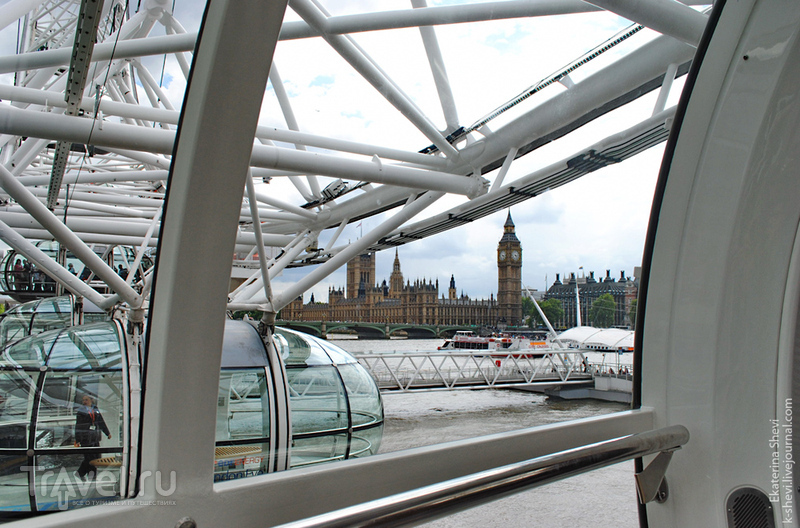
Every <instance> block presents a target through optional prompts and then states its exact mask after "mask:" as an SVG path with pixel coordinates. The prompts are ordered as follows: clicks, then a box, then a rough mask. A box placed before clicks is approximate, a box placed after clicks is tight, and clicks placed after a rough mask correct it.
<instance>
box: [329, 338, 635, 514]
mask: <svg viewBox="0 0 800 528" xmlns="http://www.w3.org/2000/svg"><path fill="white" fill-rule="evenodd" d="M336 337H338V336H333V337H331V342H333V343H335V344H337V345H339V346H341V347H342V348H344V349H345V350H347V351H348V352H350V353H351V354H366V353H375V354H380V353H387V352H404V351H406V352H412V351H420V350H435V349H436V347H437V346H439V345H441V344H442V342H443V340H441V339H413V340H412V339H408V340H403V339H397V340H395V339H392V340H356V339H347V338H345V339H342V338H339V339H337V338H336ZM602 359H605V358H601V357H596V358H592V360H593V361H600V360H602ZM617 361H619V358H617V357H614V358H609V361H608V364H614V365H615V364H616V362H617ZM623 362H625V363H626V362H627V361H625V360H623ZM383 401H384V409H385V413H386V426H385V428H384V437H383V442H382V444H381V450H380V452H381V453H388V452H392V451H398V450H401V449H408V448H411V447H418V446H423V445H431V444H436V443H441V442H449V441H454V440H461V439H464V438H470V437H474V436H482V435H487V434H494V433H503V432H507V431H512V430H515V429H523V428H527V427H533V426H537V425H544V424H548V423H553V422H560V421H566V420H574V419H578V418H584V417H588V416H597V415H601V414H607V413H612V412H618V411H623V410H626V409H627V408H628V406H627V405H625V404H620V403H612V402H603V401H598V400H571V401H566V400H554V399H550V398H547V397H546V396H543V395H540V394H534V393H529V392H524V391H516V390H503V389H481V390H468V389H464V390H452V391H442V390H438V391H428V392H409V393H385V394H384V395H383ZM424 526H426V527H429V528H463V527H467V528H471V527H475V528H479V527H494V526H503V527H512V528H516V527H525V528H540V527H541V528H545V527H547V528H561V527H563V528H590V527H591V528H596V527H598V526H614V527H618V528H636V527H638V526H639V521H638V517H637V511H636V491H635V489H634V481H633V462H624V463H621V464H617V465H614V466H610V467H608V468H604V469H601V470H598V471H594V472H590V473H586V474H583V475H578V476H576V477H572V478H569V479H566V480H562V481H559V482H556V483H553V484H550V485H549V486H545V487H542V488H538V489H535V490H532V491H528V492H524V493H519V494H517V495H514V496H512V497H509V498H505V499H501V500H498V501H495V502H493V503H491V504H488V505H484V506H480V507H478V508H473V509H471V510H468V511H466V512H463V513H459V514H456V515H453V516H451V517H448V518H446V519H441V520H437V521H433V522H431V523H427V524H425V525H424Z"/></svg>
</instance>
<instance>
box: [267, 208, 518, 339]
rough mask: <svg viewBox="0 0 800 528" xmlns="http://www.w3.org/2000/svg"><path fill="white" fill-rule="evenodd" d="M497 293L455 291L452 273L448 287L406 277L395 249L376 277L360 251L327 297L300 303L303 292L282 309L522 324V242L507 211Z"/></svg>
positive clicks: (286, 313) (317, 317) (291, 314)
mask: <svg viewBox="0 0 800 528" xmlns="http://www.w3.org/2000/svg"><path fill="white" fill-rule="evenodd" d="M497 269H498V279H497V280H498V295H497V299H495V298H494V296H493V295H490V296H489V299H480V300H474V299H470V298H469V296H467V295H465V294H464V293H463V292H462V293H461V295H459V294H458V291H457V289H456V280H455V276H454V275H451V276H450V284H449V285H448V288H447V292H446V294H445V292H441V295H440V292H439V281H438V279H437V280H435V281H432V280H427V279H422V280H420V279H416V280H415V281H414V282H413V283H412V282H410V281H406V282H405V283H404V279H403V273H402V271H401V270H400V256H399V253H398V252H397V251H395V255H394V264H393V266H392V273H391V275H390V276H389V282H388V284H387V282H386V280H383V281H382V282H381V283H380V284H378V283H377V280H376V274H375V254H374V253H367V254H364V255H359V256H357V257H355V258H354V259H352V260H350V261H349V262H348V263H347V284H346V286H345V288H330V289H329V290H328V302H326V303H321V302H314V301H313V297H312V300H311V302H309V303H308V304H303V300H302V298H301V297H299V298H297V299H295V300H294V301H293V302H291V303H290V304H289V305H288V306H286V307H285V308H284V309H283V310H281V318H282V319H286V320H291V321H354V322H374V323H411V324H430V325H478V326H489V327H495V326H502V325H506V326H517V325H520V324H522V246H521V244H520V242H519V239H517V236H516V234H515V231H514V222H513V221H512V220H511V214H510V213H509V215H508V219H507V220H506V223H505V226H504V227H503V237H502V238H501V239H500V242H499V244H498V249H497Z"/></svg>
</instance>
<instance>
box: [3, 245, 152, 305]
mask: <svg viewBox="0 0 800 528" xmlns="http://www.w3.org/2000/svg"><path fill="white" fill-rule="evenodd" d="M34 247H35V248H36V249H37V250H39V251H41V252H42V254H44V255H46V256H47V257H49V258H50V259H52V260H54V261H55V260H59V261H60V262H62V264H63V267H64V268H65V269H66V270H67V271H68V272H70V273H71V274H73V275H75V276H76V277H78V278H80V280H82V281H84V282H85V283H87V284H88V285H90V286H91V287H93V288H94V289H95V290H97V291H98V292H102V293H107V292H108V291H109V289H108V286H107V285H106V284H105V283H104V282H103V281H101V280H99V279H98V278H97V277H96V276H95V274H94V272H92V270H91V269H89V267H88V266H86V265H84V264H83V262H81V260H80V259H79V258H77V257H76V256H75V255H74V254H73V253H72V252H70V251H63V255H59V253H60V252H61V249H60V246H59V244H58V243H57V242H54V241H52V240H39V241H36V242H35V244H34ZM91 249H92V251H94V252H95V253H96V254H97V256H98V257H100V258H101V259H102V260H103V262H105V263H106V264H108V266H109V267H111V269H113V270H115V271H116V272H117V273H118V274H119V275H120V276H121V277H124V278H126V279H127V276H128V274H129V272H130V271H131V269H133V272H132V273H130V275H131V283H132V284H133V285H134V287H137V284H138V287H139V288H140V289H141V284H140V281H141V279H142V277H144V276H145V273H146V272H147V270H149V269H150V268H152V267H153V258H152V252H148V253H146V254H142V256H141V257H140V258H137V256H136V251H135V250H134V249H133V248H131V247H129V246H120V245H116V244H92V246H91ZM0 291H2V292H3V293H4V294H6V295H9V296H10V297H12V298H13V299H15V300H17V301H20V302H25V301H29V300H35V299H39V298H42V297H52V296H57V295H61V294H62V293H63V288H60V289H59V288H58V287H57V282H56V280H55V279H54V278H53V277H51V276H50V275H48V274H47V273H46V271H45V270H44V268H41V267H39V266H37V265H36V264H35V263H34V262H33V261H32V259H30V257H29V256H28V255H27V254H25V253H22V252H19V251H17V250H14V249H10V250H8V251H7V252H6V254H5V255H4V256H3V259H2V261H0Z"/></svg>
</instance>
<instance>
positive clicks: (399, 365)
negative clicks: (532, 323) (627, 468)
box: [356, 350, 593, 392]
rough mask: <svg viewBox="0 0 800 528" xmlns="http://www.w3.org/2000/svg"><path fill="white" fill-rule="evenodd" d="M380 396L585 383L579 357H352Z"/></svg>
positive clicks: (587, 370) (587, 375)
mask: <svg viewBox="0 0 800 528" xmlns="http://www.w3.org/2000/svg"><path fill="white" fill-rule="evenodd" d="M356 358H357V359H358V361H359V363H361V364H362V365H363V366H364V367H365V368H366V369H367V370H368V371H369V372H370V374H372V376H373V377H374V378H375V380H376V381H377V382H378V387H379V388H380V389H381V390H382V391H402V392H405V391H411V390H422V389H436V388H441V389H454V388H467V387H470V388H471V387H498V386H510V385H528V384H532V383H566V382H572V381H589V380H591V379H592V374H591V372H592V370H593V368H592V366H591V365H589V364H588V363H587V362H586V359H585V357H584V355H583V354H582V353H580V352H552V351H547V352H544V351H543V352H541V353H534V352H530V351H524V352H498V351H491V352H490V351H486V350H475V351H464V352H449V351H448V352H412V353H402V354H401V353H396V354H359V355H356Z"/></svg>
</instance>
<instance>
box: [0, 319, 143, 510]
mask: <svg viewBox="0 0 800 528" xmlns="http://www.w3.org/2000/svg"><path fill="white" fill-rule="evenodd" d="M95 324H97V325H98V326H99V325H109V324H110V325H112V327H113V328H114V333H115V335H116V337H117V342H118V343H119V345H120V350H119V354H120V358H121V361H119V362H118V363H117V364H116V365H115V366H114V367H108V368H107V367H92V368H91V369H80V368H79V369H76V368H74V367H63V368H62V367H50V366H49V361H50V358H51V355H52V351H53V348H54V345H55V343H56V342H57V341H58V340H59V339H63V338H66V334H67V333H68V332H70V331H74V330H75V327H71V326H70V327H66V328H63V329H61V330H58V331H55V330H54V331H52V332H53V333H54V336H45V338H48V342H49V347H48V349H47V350H46V353H45V354H44V357H43V364H41V365H39V366H36V365H32V364H31V365H24V366H23V365H13V360H9V362H8V363H6V362H5V361H4V362H2V363H0V372H17V373H23V374H29V375H30V379H31V380H35V382H33V383H32V384H31V391H32V392H33V395H32V396H31V394H30V393H29V394H28V398H29V399H28V403H27V409H28V413H27V414H26V418H27V419H28V421H29V423H28V426H27V435H26V439H25V444H26V445H25V447H0V457H4V456H17V457H21V456H22V455H24V456H25V458H26V462H25V465H23V466H21V471H23V472H25V473H27V477H26V480H27V489H29V490H35V491H36V493H29V494H28V500H29V503H28V505H27V506H28V509H27V510H19V511H21V512H22V511H24V512H25V514H28V515H30V514H35V513H38V512H45V511H50V510H52V509H54V508H53V506H52V505H50V503H46V504H47V506H46V507H43V508H42V507H40V505H39V502H38V498H39V494H38V491H39V487H40V482H39V478H40V477H39V475H38V470H37V467H38V466H37V464H38V459H39V458H40V457H59V456H74V455H91V454H100V453H102V454H105V455H106V456H108V454H111V455H112V456H113V457H114V458H117V457H119V460H118V465H117V462H114V463H113V465H114V467H119V468H125V467H128V466H129V457H130V452H129V448H128V447H126V446H128V445H129V444H130V430H129V428H130V416H131V413H130V398H128V397H126V396H124V395H125V394H130V390H131V387H130V380H129V376H130V372H129V369H128V361H127V356H128V342H127V336H126V335H125V332H124V331H123V329H122V326H121V324H120V322H119V321H116V320H110V321H107V322H103V323H95ZM87 326H88V325H87ZM91 326H94V324H93V325H91ZM51 337H52V338H51ZM50 338H51V339H50ZM13 346H14V344H10V345H8V346H6V347H5V348H4V349H3V350H2V351H0V353H2V354H3V355H5V354H6V353H7V351H8V350H9V349H10V348H12V347H13ZM87 372H91V373H92V374H95V373H101V374H102V373H115V372H119V373H120V377H121V397H120V402H119V408H120V409H121V411H122V413H121V414H122V416H121V418H120V420H121V424H120V427H119V430H118V431H114V433H115V434H117V435H119V436H118V437H117V438H116V440H118V446H100V447H74V446H69V447H60V448H41V447H37V446H36V443H37V435H35V434H34V431H37V429H36V428H33V429H31V427H32V426H36V425H38V423H39V414H40V409H41V406H42V398H43V394H44V392H45V391H44V386H45V383H46V380H48V379H51V376H49V375H50V373H65V374H70V373H71V374H72V376H74V377H76V378H79V377H80V375H81V374H85V373H87ZM59 478H61V477H59V476H56V477H55V479H54V480H55V481H56V482H58V480H59ZM118 479H119V480H118V482H117V483H118V485H119V490H120V491H119V493H116V494H115V495H106V496H105V498H104V499H103V500H113V499H118V498H119V497H120V496H121V495H123V494H124V490H125V489H126V488H127V481H126V479H127V474H126V472H124V471H122V470H121V469H120V471H119V475H118ZM97 485H98V484H97V483H96V484H95V486H97ZM41 486H44V480H42V484H41ZM68 486H69V487H70V492H72V491H76V492H78V493H80V491H81V483H79V482H77V481H76V482H72V481H69V483H68ZM75 499H76V500H77V503H76V504H74V505H72V502H71V501H68V503H66V505H65V506H68V507H70V508H74V507H75V506H84V505H87V506H88V505H91V504H93V503H96V502H97V498H96V497H94V498H92V500H89V501H83V500H81V499H82V497H76V498H75ZM82 503H86V504H82ZM20 506H22V505H20ZM56 509H61V505H57V506H56Z"/></svg>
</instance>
